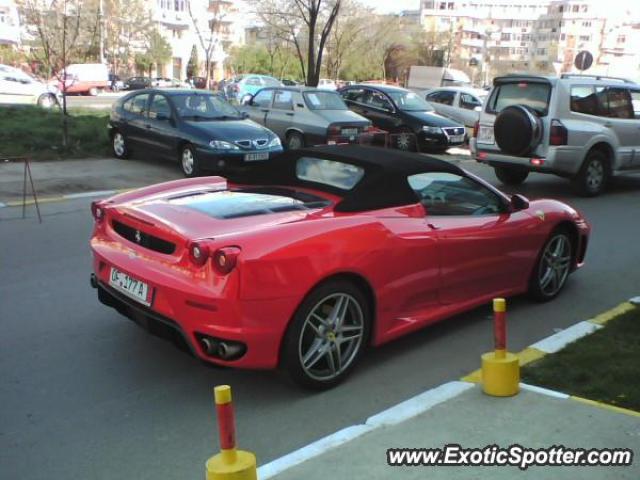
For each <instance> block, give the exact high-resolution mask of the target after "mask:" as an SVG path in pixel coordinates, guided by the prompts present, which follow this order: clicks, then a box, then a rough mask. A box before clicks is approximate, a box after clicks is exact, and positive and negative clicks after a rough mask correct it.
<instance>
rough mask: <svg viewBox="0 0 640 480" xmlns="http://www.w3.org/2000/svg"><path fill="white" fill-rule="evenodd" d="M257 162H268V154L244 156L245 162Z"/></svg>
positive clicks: (248, 154)
mask: <svg viewBox="0 0 640 480" xmlns="http://www.w3.org/2000/svg"><path fill="white" fill-rule="evenodd" d="M258 160H269V153H268V152H262V153H247V154H246V155H245V156H244V161H245V162H257V161H258Z"/></svg>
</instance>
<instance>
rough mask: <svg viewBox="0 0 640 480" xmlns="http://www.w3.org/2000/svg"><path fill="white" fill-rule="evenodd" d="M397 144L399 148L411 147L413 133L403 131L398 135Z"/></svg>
mask: <svg viewBox="0 0 640 480" xmlns="http://www.w3.org/2000/svg"><path fill="white" fill-rule="evenodd" d="M397 145H398V149H399V150H410V149H411V134H410V133H406V132H403V133H401V134H399V135H398V140H397Z"/></svg>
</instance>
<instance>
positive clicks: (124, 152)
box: [111, 130, 131, 160]
mask: <svg viewBox="0 0 640 480" xmlns="http://www.w3.org/2000/svg"><path fill="white" fill-rule="evenodd" d="M111 149H112V150H113V155H114V156H115V157H116V158H120V159H123V160H124V159H126V158H129V156H130V155H131V150H130V149H129V143H128V142H127V139H126V137H125V136H124V134H122V133H120V131H119V130H114V131H113V133H112V134H111Z"/></svg>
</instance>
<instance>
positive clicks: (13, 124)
mask: <svg viewBox="0 0 640 480" xmlns="http://www.w3.org/2000/svg"><path fill="white" fill-rule="evenodd" d="M108 120H109V111H108V110H106V111H105V110H103V111H100V110H89V109H74V110H69V117H68V123H69V145H68V147H67V148H63V146H62V115H61V113H60V111H59V110H58V109H52V110H50V111H47V110H43V109H41V108H38V107H15V108H0V157H3V156H29V157H31V158H32V159H34V160H59V159H65V158H82V157H104V156H108V155H109V152H110V150H109V138H108V136H107V123H108Z"/></svg>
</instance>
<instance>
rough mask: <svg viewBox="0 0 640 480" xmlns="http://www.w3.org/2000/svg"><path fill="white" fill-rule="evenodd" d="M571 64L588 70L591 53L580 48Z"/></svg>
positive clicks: (591, 58) (591, 62) (591, 63)
mask: <svg viewBox="0 0 640 480" xmlns="http://www.w3.org/2000/svg"><path fill="white" fill-rule="evenodd" d="M573 64H574V65H575V66H576V68H577V69H578V70H588V69H589V67H591V65H593V55H591V52H589V51H587V50H582V51H581V52H580V53H578V54H577V55H576V59H575V60H574V61H573Z"/></svg>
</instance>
